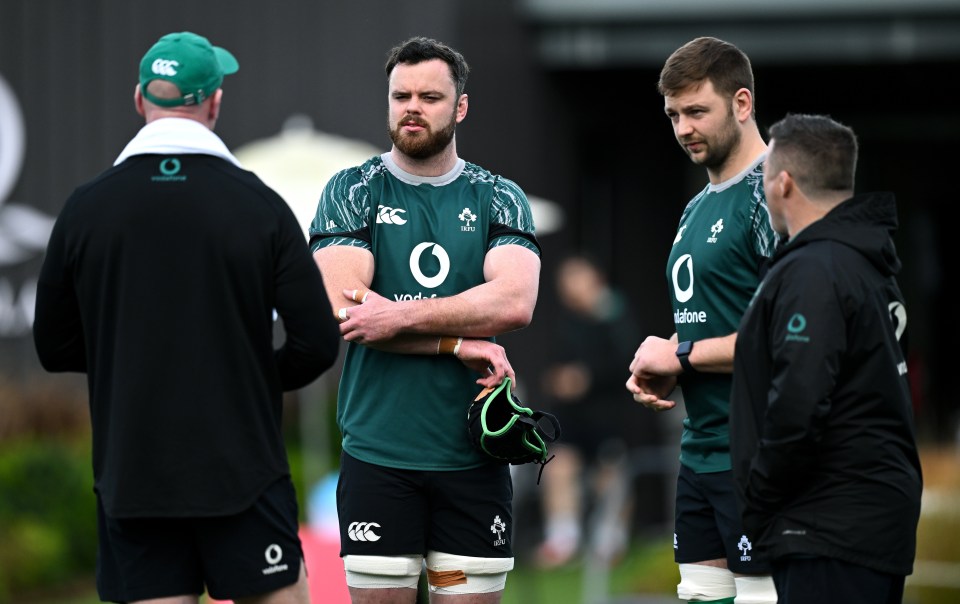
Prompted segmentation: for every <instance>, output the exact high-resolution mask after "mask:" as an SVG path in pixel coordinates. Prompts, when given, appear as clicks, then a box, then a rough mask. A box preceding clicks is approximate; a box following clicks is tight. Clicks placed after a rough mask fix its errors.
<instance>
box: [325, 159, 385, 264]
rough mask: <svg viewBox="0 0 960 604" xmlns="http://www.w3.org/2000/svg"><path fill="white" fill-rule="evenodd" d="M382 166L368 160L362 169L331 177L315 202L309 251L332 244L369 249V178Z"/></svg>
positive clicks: (348, 170)
mask: <svg viewBox="0 0 960 604" xmlns="http://www.w3.org/2000/svg"><path fill="white" fill-rule="evenodd" d="M381 169H382V164H380V162H378V161H374V160H370V161H367V162H366V163H364V164H363V165H362V166H355V167H352V168H347V169H344V170H341V171H339V172H337V173H336V174H334V175H333V176H332V177H331V178H330V180H329V181H327V184H326V186H324V188H323V192H322V193H321V194H320V201H319V202H318V203H317V213H316V215H315V216H314V217H313V222H311V223H310V231H309V236H310V251H311V252H316V251H317V250H318V249H320V248H322V247H328V246H331V245H349V246H355V247H361V248H364V249H370V248H371V246H370V222H369V217H370V216H371V215H372V214H371V212H370V197H371V196H370V187H369V185H368V183H369V181H370V178H371V177H372V176H374V175H375V174H377V173H379V172H380V171H381Z"/></svg>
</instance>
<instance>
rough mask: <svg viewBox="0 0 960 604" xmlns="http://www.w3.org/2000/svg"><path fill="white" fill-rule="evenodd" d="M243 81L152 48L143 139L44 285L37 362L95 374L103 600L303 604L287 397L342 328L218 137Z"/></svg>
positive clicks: (286, 218)
mask: <svg viewBox="0 0 960 604" xmlns="http://www.w3.org/2000/svg"><path fill="white" fill-rule="evenodd" d="M238 67H239V66H238V64H237V61H236V59H235V58H234V57H233V55H231V54H230V53H229V52H227V51H226V50H224V49H222V48H218V47H215V46H213V45H211V44H210V42H209V41H208V40H207V39H206V38H203V37H201V36H198V35H196V34H193V33H189V32H180V33H173V34H169V35H166V36H164V37H162V38H160V40H159V41H158V42H157V43H156V44H155V45H154V46H153V47H151V48H150V50H148V51H147V53H146V55H144V57H143V59H142V60H141V63H140V82H139V84H138V85H137V87H136V91H135V93H134V101H135V105H136V110H137V112H138V113H139V114H140V115H142V116H143V117H144V119H145V120H146V125H145V126H144V127H143V128H142V129H141V130H140V132H139V133H137V135H136V136H135V137H134V138H133V140H131V141H130V142H129V144H128V145H127V146H126V147H125V148H124V149H123V151H122V152H121V153H120V156H119V157H118V158H117V160H116V162H115V164H114V166H113V167H112V168H110V169H109V170H107V171H105V172H104V173H102V174H100V175H99V176H97V177H96V178H95V179H93V180H92V181H90V182H88V183H86V184H83V185H81V186H80V187H78V188H77V189H76V190H75V191H74V192H73V194H72V195H71V197H70V198H69V199H68V200H67V202H66V204H65V206H64V208H63V210H62V212H61V213H60V215H59V217H58V218H57V222H56V224H55V226H54V229H53V232H52V234H51V237H50V243H49V245H48V248H47V255H46V258H45V260H44V263H43V267H42V269H41V274H40V280H39V284H38V288H37V300H36V318H35V323H34V339H35V343H36V348H37V352H38V355H39V358H40V361H41V363H42V364H43V366H44V368H46V369H47V370H48V371H56V372H60V371H77V372H84V373H86V374H87V380H88V386H89V393H90V411H91V421H92V424H93V470H94V485H95V491H96V495H97V504H98V529H99V551H98V556H97V589H98V592H99V594H100V598H101V599H102V600H104V601H110V602H142V601H149V602H150V603H151V604H196V603H197V602H198V601H199V598H200V596H201V595H202V594H203V593H204V592H205V591H206V592H208V593H209V594H210V596H212V597H213V598H217V599H232V600H234V601H235V602H237V603H238V604H240V603H243V604H288V603H291V604H292V603H298V604H299V603H307V602H309V592H308V589H307V583H306V572H305V568H304V565H303V560H302V556H303V554H302V549H301V544H300V540H299V536H298V524H297V520H298V510H297V501H296V495H295V491H294V486H293V484H292V482H291V480H290V469H289V465H288V462H287V457H286V451H285V448H284V443H283V440H282V431H281V410H282V396H283V392H284V391H287V390H294V389H297V388H300V387H303V386H305V385H307V384H309V383H310V382H312V381H313V380H314V379H316V378H317V377H318V376H319V375H320V374H321V373H322V372H323V371H324V370H326V369H327V368H329V367H330V366H331V365H332V364H333V363H334V361H335V360H336V358H337V353H338V349H339V338H338V335H339V331H338V327H337V323H336V321H335V320H334V318H333V312H332V310H330V305H329V301H328V299H327V296H326V293H325V289H324V284H323V280H322V278H321V276H320V273H319V271H318V270H317V267H316V265H315V264H314V262H313V259H312V258H311V255H310V253H309V251H308V249H307V246H305V245H304V238H303V233H302V231H301V229H300V225H299V223H298V221H297V219H296V217H295V216H294V214H293V212H292V211H291V210H290V208H289V207H288V206H287V204H286V203H285V202H284V200H283V199H281V198H280V196H279V195H277V194H276V192H274V191H273V190H271V189H270V188H269V187H267V186H266V185H265V184H264V183H263V182H262V181H261V180H260V179H259V178H257V176H256V175H254V174H253V173H251V172H248V171H246V170H244V169H243V168H242V167H241V166H240V165H239V163H238V162H237V160H236V158H235V157H234V156H233V155H232V154H231V153H230V152H229V151H228V149H227V147H226V145H224V143H223V141H222V140H220V138H219V137H218V136H217V135H215V134H214V133H213V128H214V125H215V123H216V121H217V117H218V115H219V112H220V104H221V99H222V96H223V91H222V90H221V89H220V85H221V84H222V82H223V77H224V75H225V74H231V73H234V72H236V71H237V69H238ZM224 216H229V217H230V219H229V222H228V224H227V225H224V223H223V217H224ZM318 308H320V309H323V308H326V309H327V310H328V311H329V312H317V309H318ZM274 316H279V318H281V319H282V320H283V327H284V331H285V336H286V337H285V341H284V343H283V344H282V345H281V346H280V347H279V348H274V344H273V338H274Z"/></svg>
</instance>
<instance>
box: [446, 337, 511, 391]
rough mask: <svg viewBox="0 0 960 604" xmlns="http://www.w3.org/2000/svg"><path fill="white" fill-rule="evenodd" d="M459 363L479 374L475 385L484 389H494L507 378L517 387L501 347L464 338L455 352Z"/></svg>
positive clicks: (483, 341) (486, 341) (484, 341)
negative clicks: (479, 376)
mask: <svg viewBox="0 0 960 604" xmlns="http://www.w3.org/2000/svg"><path fill="white" fill-rule="evenodd" d="M457 358H458V359H460V362H461V363H463V364H464V365H466V366H467V367H469V368H470V369H473V370H474V371H476V372H477V373H480V374H481V375H482V377H481V378H480V379H478V380H477V384H479V385H481V386H483V387H484V388H496V387H497V386H499V385H500V384H501V383H502V382H503V379H504V378H506V377H508V378H510V381H511V382H513V387H514V388H516V386H517V376H516V374H515V373H514V372H513V367H512V366H511V365H510V361H508V360H507V351H506V350H504V348H503V346H500V345H499V344H495V343H493V342H490V341H489V340H475V339H470V338H464V339H463V342H461V344H460V350H459V351H458V352H457Z"/></svg>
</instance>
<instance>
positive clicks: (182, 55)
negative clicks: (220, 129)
mask: <svg viewBox="0 0 960 604" xmlns="http://www.w3.org/2000/svg"><path fill="white" fill-rule="evenodd" d="M238 69H240V64H239V63H237V59H235V58H234V56H233V55H232V54H230V52H229V51H227V50H225V49H223V48H220V47H218V46H214V45H212V44H210V41H209V40H207V39H206V38H204V37H203V36H198V35H197V34H194V33H191V32H188V31H182V32H179V33H173V34H167V35H165V36H163V37H162V38H160V39H159V40H157V43H156V44H154V45H153V46H152V47H151V48H150V50H148V51H147V54H145V55H143V59H141V60H140V92H141V93H143V96H145V97H146V98H147V100H149V101H150V102H151V103H153V104H155V105H159V106H161V107H177V106H179V105H197V104H200V103H202V102H203V101H205V100H206V99H208V98H209V97H210V95H212V94H213V93H214V92H215V91H216V90H217V88H220V84H222V83H223V76H224V75H226V74H228V73H236V71H237V70H238ZM153 80H166V81H168V82H172V83H173V84H175V85H176V86H177V88H179V89H180V93H181V95H182V96H181V97H180V98H172V99H169V98H168V99H161V98H157V97H156V96H154V95H152V94H150V92H149V91H148V90H147V84H149V83H150V82H152V81H153Z"/></svg>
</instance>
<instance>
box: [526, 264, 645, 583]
mask: <svg viewBox="0 0 960 604" xmlns="http://www.w3.org/2000/svg"><path fill="white" fill-rule="evenodd" d="M555 278H556V290H557V294H558V298H559V301H560V303H561V307H560V315H559V317H558V319H557V324H556V327H555V329H553V330H552V332H551V341H550V343H549V346H548V347H545V348H544V350H546V351H547V354H548V355H549V361H548V365H547V367H546V368H545V370H544V372H543V374H542V376H541V380H540V382H541V383H540V389H541V392H543V394H544V396H545V400H544V403H545V404H546V405H547V406H548V407H549V408H551V409H552V411H553V412H554V413H555V414H556V415H557V417H558V418H559V419H560V421H561V423H562V425H563V426H564V430H563V436H562V438H561V440H560V441H559V442H557V443H555V444H554V446H553V447H552V448H551V452H552V453H553V454H554V455H555V457H554V459H553V460H552V461H551V469H550V474H549V476H548V477H546V479H545V480H544V481H543V485H542V487H543V488H542V491H541V493H540V496H541V503H542V512H543V517H544V541H543V542H542V543H541V544H540V546H539V547H538V548H537V551H536V555H535V561H536V563H537V564H538V565H539V566H540V567H542V568H553V567H556V566H561V565H563V564H566V563H567V562H570V561H571V560H573V559H574V557H575V556H577V555H578V554H580V553H581V544H582V542H586V543H588V544H589V545H587V546H586V551H584V552H583V553H584V554H586V555H591V556H595V557H597V558H598V559H599V560H601V561H606V562H613V561H615V560H616V559H618V558H619V557H620V556H622V555H623V553H624V552H625V550H626V547H627V545H628V542H629V537H630V530H631V521H632V514H633V510H634V495H635V494H634V489H633V476H632V472H631V465H630V459H629V456H630V454H631V452H632V451H633V450H634V449H635V447H637V446H640V445H650V444H653V443H655V442H656V441H657V440H658V434H657V432H658V430H657V428H658V422H657V421H656V419H658V418H652V417H650V416H646V417H643V416H641V415H639V414H638V415H636V417H633V415H634V413H635V412H637V411H639V409H637V408H636V407H635V406H632V403H630V399H629V397H627V396H625V395H624V392H623V377H622V375H623V373H622V372H623V368H622V365H621V363H622V359H624V358H627V357H629V355H630V354H632V352H633V349H634V347H635V346H636V342H637V340H639V339H640V329H639V326H638V324H637V321H636V319H635V317H634V316H633V314H632V312H631V309H630V305H629V302H628V300H627V299H626V298H625V297H624V295H623V293H622V292H620V291H618V290H617V289H615V288H614V287H613V286H612V285H611V284H610V282H609V279H608V277H607V275H606V274H605V272H604V271H603V270H601V268H600V267H599V266H598V264H597V263H596V262H595V261H594V260H593V259H591V258H590V257H589V256H587V255H584V254H572V255H569V256H567V257H565V258H563V259H562V260H561V261H560V263H559V264H558V266H557V269H556V271H555ZM645 495H653V496H655V497H656V499H657V501H658V502H659V501H660V494H659V493H656V494H655V493H645ZM591 511H592V512H593V513H592V514H591V513H590V512H591ZM588 518H594V519H596V522H593V523H590V522H588V520H587V519H588Z"/></svg>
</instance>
